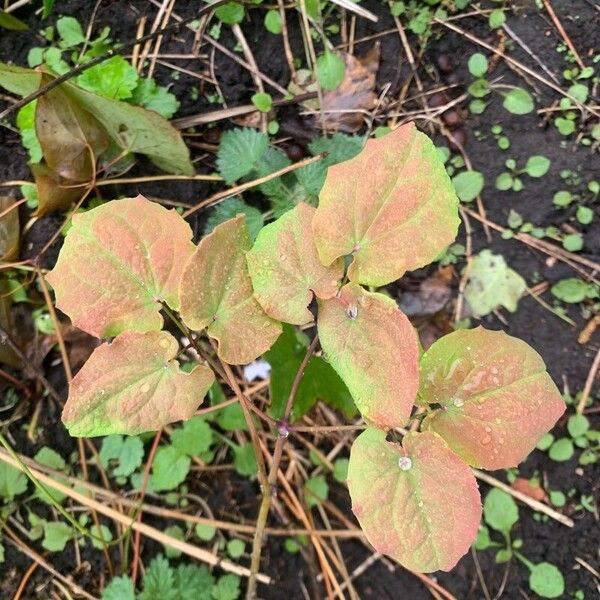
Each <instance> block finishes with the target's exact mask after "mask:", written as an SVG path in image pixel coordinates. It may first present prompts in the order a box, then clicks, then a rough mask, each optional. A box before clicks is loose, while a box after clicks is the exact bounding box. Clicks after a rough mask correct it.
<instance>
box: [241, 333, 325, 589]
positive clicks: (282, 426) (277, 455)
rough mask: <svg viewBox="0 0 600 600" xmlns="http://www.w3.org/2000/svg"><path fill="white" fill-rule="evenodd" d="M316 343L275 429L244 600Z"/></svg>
mask: <svg viewBox="0 0 600 600" xmlns="http://www.w3.org/2000/svg"><path fill="white" fill-rule="evenodd" d="M318 343H319V337H318V336H317V335H315V337H314V338H313V340H312V342H311V343H310V346H309V347H308V348H307V349H306V354H305V355H304V358H303V359H302V362H301V363H300V366H299V367H298V371H296V376H295V377H294V381H293V383H292V388H291V389H290V395H289V396H288V400H287V404H286V407H285V411H284V413H283V419H281V421H279V424H278V427H277V430H278V436H277V441H276V442H275V449H274V450H273V462H272V463H271V468H270V469H269V477H268V479H267V486H266V487H265V488H264V489H263V496H262V501H261V503H260V508H259V510H258V516H257V518H256V529H255V531H254V541H253V543H252V557H251V559H250V577H249V578H248V588H247V591H246V600H255V598H256V576H257V574H258V570H259V567H260V555H261V551H262V544H263V539H264V534H265V527H266V524H267V517H268V516H269V510H270V508H271V498H272V497H273V496H274V495H276V485H277V471H278V470H279V463H280V462H281V457H282V456H283V447H284V445H285V441H286V440H287V438H288V436H289V434H290V430H289V423H288V421H289V418H290V414H291V412H292V407H293V405H294V400H295V399H296V394H297V393H298V387H299V386H300V382H301V381H302V376H303V375H304V370H305V369H306V366H307V365H308V361H309V360H310V358H311V356H312V355H313V353H314V351H315V349H316V347H317V344H318Z"/></svg>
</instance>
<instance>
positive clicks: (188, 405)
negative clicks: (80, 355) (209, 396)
mask: <svg viewBox="0 0 600 600" xmlns="http://www.w3.org/2000/svg"><path fill="white" fill-rule="evenodd" d="M178 350H179V344H178V343H177V340H176V339H175V338H174V337H173V336H172V335H171V334H170V333H167V332H166V331H151V332H147V333H134V332H126V333H122V334H121V335H119V336H117V337H116V338H115V339H114V340H113V342H112V343H111V344H103V345H102V346H99V347H98V348H96V350H94V352H93V354H92V356H91V357H90V359H89V360H88V361H87V363H86V364H85V365H84V366H83V368H82V369H81V371H79V373H77V375H76V376H75V377H74V378H73V381H72V383H71V386H70V390H69V398H68V399H67V403H66V404H65V408H64V410H63V414H62V420H63V422H64V423H65V425H66V426H67V428H68V430H69V433H70V434H71V435H74V436H96V435H109V434H111V433H127V434H131V435H133V434H137V433H142V432H144V431H152V430H156V429H160V428H161V427H164V426H165V425H167V424H168V423H172V422H174V421H180V420H186V419H189V418H191V417H192V415H193V414H194V412H195V411H196V409H197V408H198V406H199V405H200V404H201V402H202V398H203V397H204V395H205V394H206V392H208V389H209V388H210V386H211V385H212V383H213V381H214V379H215V378H214V375H213V373H212V371H211V370H210V369H209V368H208V367H205V366H204V365H198V366H196V367H195V368H194V369H193V370H192V371H191V372H190V373H184V372H183V371H180V370H179V363H178V362H177V361H176V360H173V359H174V358H175V356H176V355H177V352H178Z"/></svg>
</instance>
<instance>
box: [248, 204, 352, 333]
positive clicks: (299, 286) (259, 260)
mask: <svg viewBox="0 0 600 600" xmlns="http://www.w3.org/2000/svg"><path fill="white" fill-rule="evenodd" d="M315 212H316V211H315V209H314V208H313V207H312V206H309V205H308V204H304V203H303V202H302V203H300V204H298V205H297V206H296V207H295V208H294V209H292V210H290V211H288V212H287V213H285V214H284V215H282V216H281V217H279V219H277V221H275V222H273V223H270V224H269V225H267V226H266V227H264V228H263V229H262V231H261V232H260V233H259V235H258V237H257V238H256V242H255V243H254V246H253V247H252V249H251V250H250V251H249V252H248V253H247V254H246V260H247V261H248V270H249V272H250V277H251V278H252V286H253V288H254V297H255V298H256V299H257V300H258V302H259V303H260V305H261V306H262V307H263V310H264V311H265V312H266V313H267V314H268V315H269V316H270V317H272V318H273V319H277V320H278V321H284V322H286V323H292V324H294V325H304V324H306V323H310V322H312V321H313V316H312V314H311V312H310V311H309V310H308V308H307V307H308V305H309V304H310V303H311V301H312V299H313V294H314V295H315V296H317V297H318V298H321V299H327V298H332V297H333V296H335V294H336V292H337V290H338V286H339V282H340V280H341V278H342V275H343V272H344V265H343V261H342V259H338V260H336V261H334V262H333V263H332V264H331V266H329V267H324V266H323V265H322V264H321V262H320V261H319V257H318V256H317V251H316V248H315V245H314V240H313V234H312V227H311V224H312V219H313V216H314V214H315Z"/></svg>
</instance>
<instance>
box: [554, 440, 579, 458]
mask: <svg viewBox="0 0 600 600" xmlns="http://www.w3.org/2000/svg"><path fill="white" fill-rule="evenodd" d="M573 454H575V448H574V447H573V442H572V441H571V440H570V439H569V438H560V439H559V440H556V441H555V442H554V443H553V444H552V446H550V450H549V451H548V456H549V457H550V458H551V459H552V460H554V461H556V462H566V461H567V460H570V459H571V458H572V457H573Z"/></svg>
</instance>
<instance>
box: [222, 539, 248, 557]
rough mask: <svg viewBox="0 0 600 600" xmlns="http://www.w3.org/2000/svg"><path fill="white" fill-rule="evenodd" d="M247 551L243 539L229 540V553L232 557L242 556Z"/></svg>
mask: <svg viewBox="0 0 600 600" xmlns="http://www.w3.org/2000/svg"><path fill="white" fill-rule="evenodd" d="M245 551H246V544H244V542H242V540H237V539H236V540H229V541H228V542H227V554H229V556H231V558H234V559H235V558H240V556H242V555H243V554H244V552H245Z"/></svg>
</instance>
